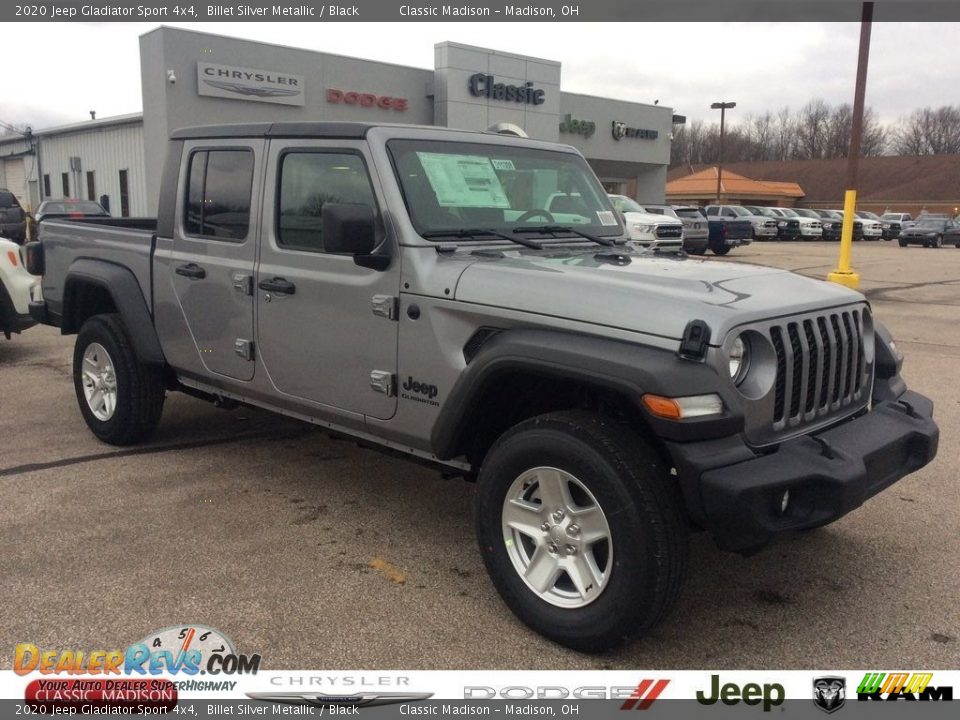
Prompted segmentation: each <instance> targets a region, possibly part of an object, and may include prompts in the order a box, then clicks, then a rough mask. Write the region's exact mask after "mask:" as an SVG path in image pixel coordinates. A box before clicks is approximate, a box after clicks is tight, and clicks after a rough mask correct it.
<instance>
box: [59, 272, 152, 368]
mask: <svg viewBox="0 0 960 720" xmlns="http://www.w3.org/2000/svg"><path fill="white" fill-rule="evenodd" d="M84 285H95V286H97V287H101V288H103V289H104V290H106V292H107V293H108V294H109V295H110V297H111V299H112V300H113V304H114V306H115V307H116V308H117V312H119V313H120V317H121V318H123V324H124V326H125V327H126V329H127V332H128V333H129V335H130V342H131V343H132V344H133V350H134V352H135V353H136V354H137V358H138V359H139V360H140V361H141V362H144V363H147V364H150V365H164V364H166V358H165V357H164V355H163V349H162V348H161V347H160V338H159V337H157V331H156V329H155V328H154V326H153V317H152V316H151V315H150V310H149V309H148V308H147V303H146V300H144V297H143V292H142V290H141V288H140V283H139V282H138V281H137V278H136V277H135V276H134V274H133V273H132V272H131V271H130V270H129V269H128V268H125V267H123V266H122V265H117V264H115V263H111V262H106V261H103V260H93V259H90V258H81V259H79V260H76V261H75V262H74V263H73V264H72V265H71V266H70V269H69V270H68V271H67V276H66V279H65V280H64V285H63V319H62V322H61V331H62V332H63V333H64V334H68V333H75V332H77V331H79V329H80V328H79V327H77V326H76V325H77V323H76V321H75V319H74V317H75V309H76V302H75V298H74V295H75V293H76V292H77V290H78V289H79V288H80V287H82V286H84Z"/></svg>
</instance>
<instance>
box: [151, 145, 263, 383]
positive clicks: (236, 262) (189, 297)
mask: <svg viewBox="0 0 960 720" xmlns="http://www.w3.org/2000/svg"><path fill="white" fill-rule="evenodd" d="M264 145H265V141H264V140H257V139H254V140H247V139H233V138H232V139H229V140H211V141H206V140H205V141H197V142H194V143H191V144H189V145H187V146H186V147H185V148H184V153H183V159H182V161H181V167H180V177H181V178H183V179H184V180H183V183H181V198H180V201H181V203H182V204H181V208H180V213H179V217H180V222H179V223H178V225H177V227H176V230H175V233H174V241H173V251H172V255H171V258H170V262H169V265H168V266H167V268H168V269H167V272H168V273H169V274H170V277H169V281H170V283H171V284H172V285H173V288H174V293H175V295H176V299H177V301H178V302H179V304H180V309H181V311H182V313H183V316H184V318H185V320H186V323H187V326H188V327H189V329H190V334H191V336H192V340H193V344H194V346H195V349H196V352H197V354H198V355H199V358H200V362H201V363H202V364H203V366H204V367H205V368H206V370H207V371H209V372H211V373H215V374H218V375H223V376H225V377H229V378H235V379H237V380H250V379H252V378H253V374H254V367H255V364H254V357H253V303H254V296H253V269H254V262H255V259H256V247H257V240H258V238H257V228H258V227H259V222H258V220H259V217H258V212H257V208H256V204H255V203H254V202H253V198H254V197H255V196H256V195H258V194H259V193H258V192H257V190H258V189H259V186H260V182H259V178H260V177H261V174H262V169H261V167H260V165H261V163H262V162H263V160H262V158H263V148H264Z"/></svg>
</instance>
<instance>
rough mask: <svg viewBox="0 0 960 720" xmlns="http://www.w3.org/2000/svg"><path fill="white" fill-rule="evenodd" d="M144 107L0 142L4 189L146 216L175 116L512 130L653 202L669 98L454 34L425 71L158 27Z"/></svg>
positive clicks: (666, 143)
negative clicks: (606, 88)
mask: <svg viewBox="0 0 960 720" xmlns="http://www.w3.org/2000/svg"><path fill="white" fill-rule="evenodd" d="M140 72H141V79H142V90H143V112H142V114H141V113H137V114H132V115H125V116H121V117H113V118H102V119H91V120H88V121H86V122H80V123H76V124H74V125H67V126H63V127H58V128H50V129H47V130H39V131H37V130H35V131H32V132H31V133H29V134H28V135H27V136H25V137H23V136H8V137H5V138H2V139H0V187H6V188H8V189H9V190H11V191H12V192H13V193H14V194H15V195H17V197H18V198H19V199H20V201H21V203H22V204H23V205H24V207H30V208H36V206H37V205H38V204H39V202H40V201H41V200H42V199H44V198H47V197H53V198H60V197H79V198H84V199H101V198H104V199H105V201H106V202H107V203H108V204H109V206H110V208H109V209H110V211H111V213H112V214H113V215H117V216H121V215H122V216H139V215H153V214H155V213H156V210H157V208H156V205H157V199H158V197H159V186H160V175H161V170H162V165H163V159H164V154H165V146H166V140H167V138H168V137H169V136H170V134H171V133H172V132H173V131H174V130H176V129H177V128H180V127H185V126H189V125H205V124H214V123H236V122H264V121H290V122H297V121H311V120H334V121H362V122H373V123H377V122H390V123H405V124H414V125H437V126H442V127H451V128H463V129H468V130H479V131H489V130H495V131H499V132H513V133H517V132H519V131H523V132H524V133H526V134H527V135H528V136H530V137H531V138H536V139H540V140H549V141H554V142H562V143H566V144H569V145H573V146H574V147H576V148H577V149H579V150H580V151H581V152H582V153H583V155H584V156H585V157H586V158H587V160H588V161H589V163H590V165H591V166H592V167H593V169H594V171H595V172H596V173H597V175H598V176H599V177H600V179H601V180H602V181H603V184H604V186H605V187H606V188H607V190H608V191H610V192H615V193H620V194H625V195H629V196H630V197H634V198H638V199H641V200H643V201H645V202H658V203H659V202H663V200H664V189H665V187H666V178H667V165H668V163H669V161H670V141H671V130H672V127H673V123H674V121H675V120H679V118H675V117H674V115H673V112H672V110H671V109H670V108H667V107H664V106H661V105H655V104H643V103H635V102H627V101H625V100H619V99H614V98H601V97H594V96H590V95H580V94H576V93H569V92H564V91H562V90H561V65H560V63H559V62H556V61H552V60H545V59H541V58H534V57H527V56H524V55H515V54H512V53H504V52H500V51H497V50H489V49H484V48H478V47H472V46H468V45H462V44H458V43H452V42H443V43H439V44H437V45H436V46H435V47H434V68H433V69H432V70H429V69H423V68H415V67H407V66H403V65H394V64H390V63H382V62H374V61H370V60H362V59H357V58H351V57H344V56H340V55H331V54H328V53H321V52H315V51H311V50H303V49H297V48H290V47H284V46H279V45H268V44H265V43H259V42H255V41H251V40H240V39H236V38H229V37H223V36H219V35H211V34H208V33H200V32H194V31H189V30H182V29H178V28H169V27H160V28H157V29H156V30H153V31H151V32H149V33H147V34H145V35H143V36H142V37H141V38H140Z"/></svg>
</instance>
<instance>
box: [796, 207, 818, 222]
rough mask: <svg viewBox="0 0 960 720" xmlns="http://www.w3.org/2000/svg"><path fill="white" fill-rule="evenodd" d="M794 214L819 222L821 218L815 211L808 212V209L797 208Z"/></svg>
mask: <svg viewBox="0 0 960 720" xmlns="http://www.w3.org/2000/svg"><path fill="white" fill-rule="evenodd" d="M794 212H795V213H796V214H797V215H799V216H800V217H805V218H813V219H814V220H819V219H820V216H819V215H817V214H816V213H815V212H814V211H813V210H807V209H806V208H797V209H796V210H794Z"/></svg>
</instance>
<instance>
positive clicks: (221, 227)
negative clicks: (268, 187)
mask: <svg viewBox="0 0 960 720" xmlns="http://www.w3.org/2000/svg"><path fill="white" fill-rule="evenodd" d="M252 187H253V152H251V151H250V150H200V151H197V152H195V153H193V155H191V156H190V167H189V170H188V175H187V193H186V203H185V204H186V207H185V208H184V209H185V212H184V221H183V228H184V230H185V231H186V233H187V234H188V235H199V236H201V237H209V238H215V239H217V240H233V241H237V240H243V239H244V238H245V237H247V232H248V231H249V229H250V191H251V189H252Z"/></svg>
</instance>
